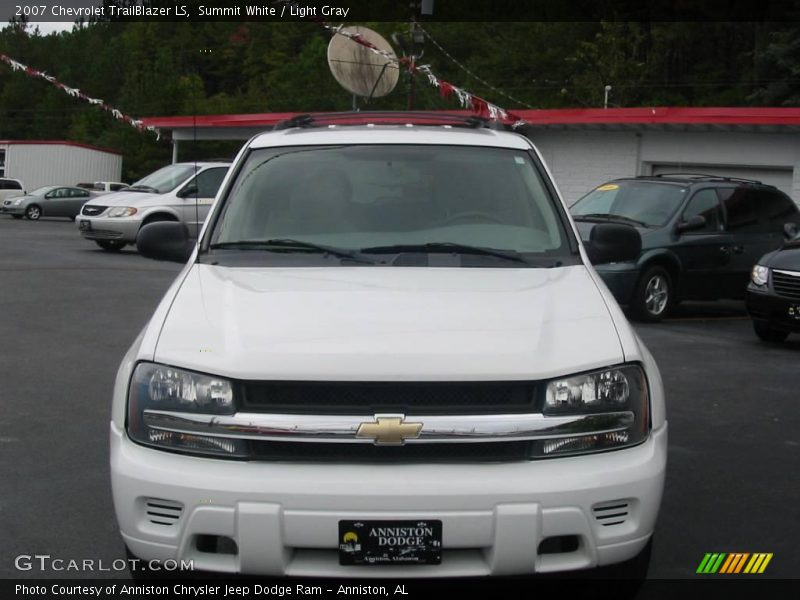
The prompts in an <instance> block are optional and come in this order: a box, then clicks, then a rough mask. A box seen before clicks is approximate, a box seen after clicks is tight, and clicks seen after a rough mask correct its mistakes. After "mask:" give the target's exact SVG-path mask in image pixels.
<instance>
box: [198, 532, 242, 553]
mask: <svg viewBox="0 0 800 600" xmlns="http://www.w3.org/2000/svg"><path fill="white" fill-rule="evenodd" d="M194 546H195V548H196V549H197V551H198V552H205V553H206V554H229V555H233V556H236V555H237V554H239V546H237V545H236V541H235V540H234V539H233V538H230V537H228V536H226V535H206V534H202V535H197V536H195V539H194Z"/></svg>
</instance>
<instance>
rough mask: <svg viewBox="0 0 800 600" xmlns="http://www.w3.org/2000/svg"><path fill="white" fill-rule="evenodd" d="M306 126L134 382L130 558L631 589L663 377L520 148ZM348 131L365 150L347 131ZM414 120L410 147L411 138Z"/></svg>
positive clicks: (607, 254)
mask: <svg viewBox="0 0 800 600" xmlns="http://www.w3.org/2000/svg"><path fill="white" fill-rule="evenodd" d="M344 120H345V122H347V123H348V124H347V125H343V124H341V121H342V119H341V118H339V117H336V116H328V117H326V118H325V119H317V120H316V121H315V120H313V119H310V118H309V119H306V120H299V121H297V122H293V123H289V124H287V125H286V126H283V127H279V128H278V129H277V130H276V131H273V132H270V133H264V134H262V135H259V136H257V137H255V138H253V139H252V140H250V142H249V143H247V144H246V145H245V147H244V148H243V149H242V151H241V153H240V154H239V156H238V157H237V159H236V161H235V163H234V166H233V168H231V170H230V173H229V174H228V176H227V177H226V179H225V181H224V182H223V185H222V188H221V190H220V193H219V195H218V196H217V200H216V203H215V205H214V207H213V208H212V211H211V215H210V217H209V219H208V221H207V222H206V224H205V227H204V229H203V232H202V233H201V238H200V240H199V243H197V244H195V243H194V241H192V239H191V237H190V236H189V232H188V231H187V228H186V226H185V225H183V224H181V223H156V224H152V225H148V226H146V227H144V228H143V229H142V231H141V233H140V236H139V238H140V239H139V250H140V252H141V253H143V254H144V255H145V256H149V257H152V258H160V259H172V260H186V259H189V261H188V263H187V264H186V266H185V268H184V269H183V271H182V272H181V273H180V275H179V276H178V278H177V279H176V281H175V282H174V283H173V285H172V287H171V288H170V290H169V291H168V292H167V294H166V296H165V297H164V299H163V301H162V302H161V304H160V306H159V307H158V309H157V310H156V312H155V314H154V315H153V317H152V319H151V321H150V323H149V324H148V325H147V327H145V329H144V330H143V331H142V333H141V334H140V335H139V337H138V339H137V340H136V341H135V342H134V344H133V346H132V347H131V349H130V351H129V352H128V354H127V355H126V356H125V358H124V360H123V361H122V365H121V367H120V369H119V373H118V375H117V379H116V386H115V389H114V400H113V413H112V422H111V478H112V486H113V497H114V506H115V510H116V515H117V520H118V523H119V526H120V530H121V532H122V537H123V539H124V542H125V544H126V546H127V548H128V549H129V552H130V553H131V554H133V555H135V556H138V557H140V558H142V559H162V560H164V559H179V560H181V559H184V560H193V561H194V563H193V564H194V568H195V569H202V570H211V571H221V572H230V573H233V572H241V573H252V574H262V575H299V576H356V577H389V576H390V577H397V576H409V577H419V576H424V577H431V576H433V577H435V576H465V575H501V574H503V575H506V574H524V573H536V572H540V573H544V572H555V571H568V570H573V569H584V568H589V567H595V566H602V565H612V564H615V563H623V564H624V566H625V567H626V568H631V573H633V574H639V575H641V572H642V571H641V569H642V568H643V567H644V568H646V564H647V558H648V556H649V548H650V538H651V535H652V533H653V528H654V526H655V522H656V516H657V514H658V510H659V504H660V501H661V494H662V487H663V483H664V472H665V467H666V457H667V422H666V417H665V406H664V393H663V388H662V383H661V378H660V376H659V372H658V369H657V367H656V365H655V363H654V362H653V358H652V356H651V355H650V353H649V352H648V351H647V349H646V348H645V347H644V345H643V344H642V342H641V340H640V339H639V338H638V337H637V335H636V334H635V332H634V331H633V329H632V328H631V326H630V325H629V323H628V321H627V320H626V319H625V317H624V316H623V314H622V313H621V311H620V309H619V307H618V306H617V304H616V303H615V302H614V298H613V296H612V295H611V294H610V293H609V291H608V289H607V288H606V287H605V286H604V285H603V283H602V281H601V279H600V278H599V277H598V276H597V274H596V273H595V271H594V269H593V268H592V267H591V265H590V257H591V258H592V259H593V260H595V261H609V260H629V259H632V258H634V257H635V256H637V255H638V252H639V248H640V246H641V241H640V239H639V235H638V233H637V232H636V231H635V230H634V229H633V228H632V227H630V226H628V225H621V224H601V225H598V226H597V227H595V228H594V229H593V232H592V239H591V240H590V241H589V242H586V243H583V244H582V243H581V240H580V237H579V236H578V234H577V232H576V230H575V226H574V224H573V223H572V221H571V220H570V217H569V214H568V212H567V209H566V207H565V205H564V203H563V201H562V199H561V198H560V197H559V195H558V192H557V190H556V189H555V186H554V185H553V183H552V179H551V177H550V175H549V173H548V171H547V169H546V167H545V166H544V164H543V162H542V158H541V156H540V155H539V153H538V152H537V151H536V149H535V148H534V146H533V145H532V144H531V142H530V141H529V140H528V139H527V138H525V137H523V136H521V135H517V134H515V133H510V132H506V131H498V130H494V129H489V128H484V127H482V126H475V124H476V121H472V120H466V121H464V120H462V119H459V118H455V117H453V118H449V117H440V118H439V119H438V121H437V120H436V119H433V118H427V119H424V120H421V119H420V118H418V117H417V116H414V115H403V114H396V115H392V114H383V115H375V116H371V115H369V113H365V114H362V115H360V116H353V115H349V116H347V117H345V118H344ZM357 120H360V121H361V122H362V123H363V125H353V124H352V123H353V121H357ZM420 121H421V122H422V123H424V124H422V125H420V124H419V123H420Z"/></svg>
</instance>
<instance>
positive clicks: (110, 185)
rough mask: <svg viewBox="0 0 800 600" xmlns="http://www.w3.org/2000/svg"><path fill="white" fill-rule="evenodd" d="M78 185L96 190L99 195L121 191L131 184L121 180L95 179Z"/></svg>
mask: <svg viewBox="0 0 800 600" xmlns="http://www.w3.org/2000/svg"><path fill="white" fill-rule="evenodd" d="M78 187H81V188H83V189H86V190H90V191H92V192H94V193H95V195H99V194H109V193H111V192H119V191H120V190H124V189H126V188H127V187H129V186H128V184H127V183H121V182H119V181H95V182H94V183H79V184H78Z"/></svg>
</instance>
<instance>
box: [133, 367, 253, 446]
mask: <svg viewBox="0 0 800 600" xmlns="http://www.w3.org/2000/svg"><path fill="white" fill-rule="evenodd" d="M150 411H164V412H171V411H176V412H183V413H187V412H188V413H202V414H215V415H228V414H233V413H234V412H236V406H235V402H234V393H233V386H232V385H231V382H230V381H228V380H227V379H224V378H221V377H213V376H210V375H203V374H200V373H193V372H191V371H185V370H183V369H176V368H174V367H169V366H166V365H158V364H154V363H140V364H139V365H138V366H137V367H136V370H135V371H134V372H133V376H132V377H131V383H130V387H129V389H128V435H129V436H130V437H131V439H133V440H134V441H137V442H140V443H142V444H146V445H148V446H158V447H163V448H169V449H173V450H181V451H184V452H190V453H197V454H215V455H219V454H222V455H225V456H231V457H238V456H244V455H245V450H246V448H245V446H244V445H245V442H243V441H241V440H233V439H227V438H218V437H210V436H204V435H196V434H189V433H177V432H174V431H164V430H161V429H157V428H154V427H150V426H148V424H147V413H148V412H150Z"/></svg>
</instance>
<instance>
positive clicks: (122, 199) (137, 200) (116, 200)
mask: <svg viewBox="0 0 800 600" xmlns="http://www.w3.org/2000/svg"><path fill="white" fill-rule="evenodd" d="M160 199H163V195H162V194H154V193H152V192H111V193H110V194H103V195H102V196H95V197H94V198H92V199H91V200H89V202H88V203H87V204H89V205H92V204H97V205H99V206H147V205H148V204H150V203H154V204H155V203H158V201H159V200H160Z"/></svg>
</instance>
